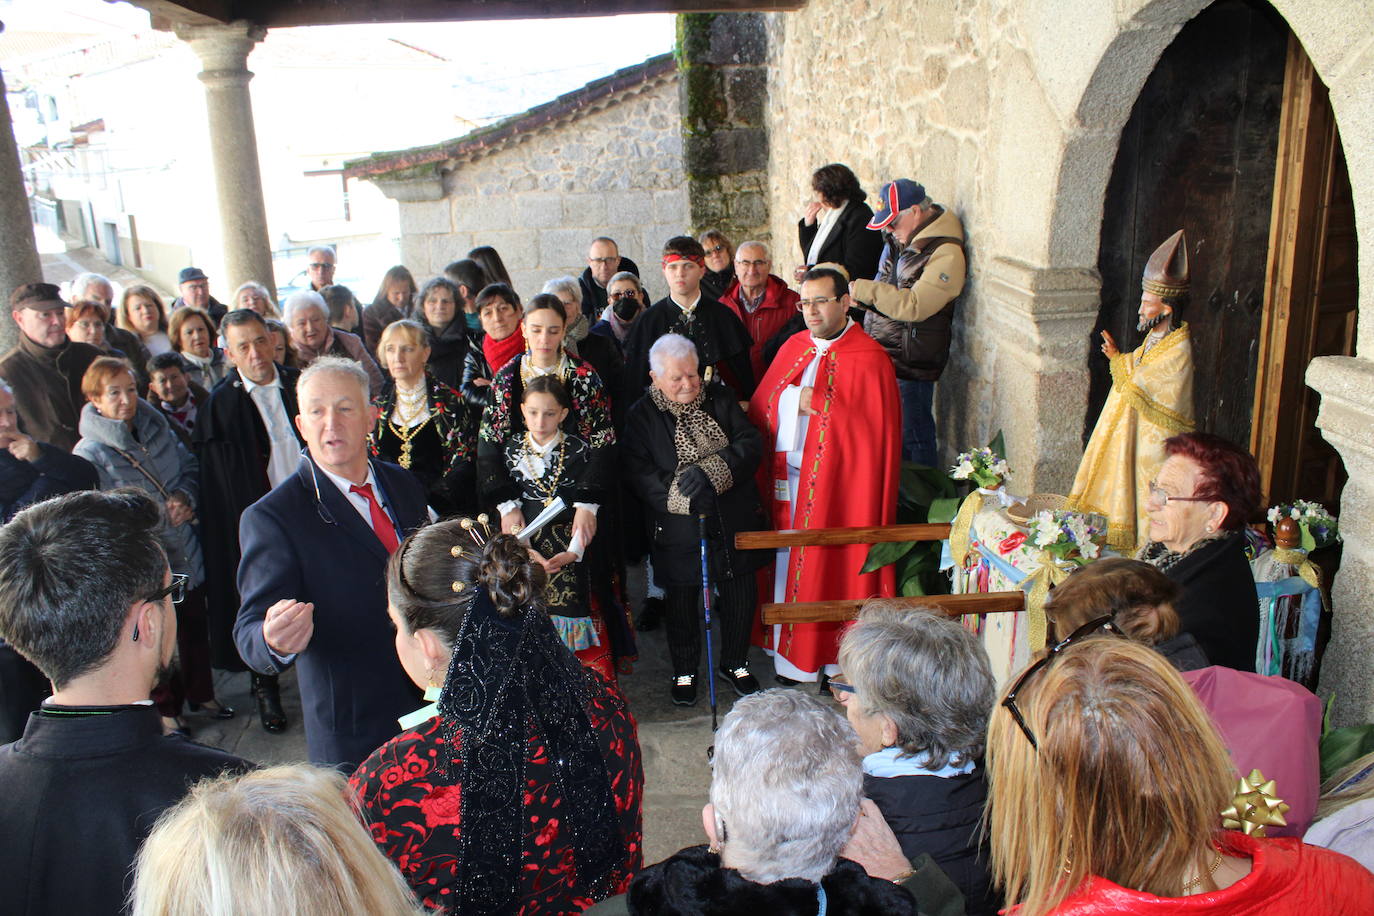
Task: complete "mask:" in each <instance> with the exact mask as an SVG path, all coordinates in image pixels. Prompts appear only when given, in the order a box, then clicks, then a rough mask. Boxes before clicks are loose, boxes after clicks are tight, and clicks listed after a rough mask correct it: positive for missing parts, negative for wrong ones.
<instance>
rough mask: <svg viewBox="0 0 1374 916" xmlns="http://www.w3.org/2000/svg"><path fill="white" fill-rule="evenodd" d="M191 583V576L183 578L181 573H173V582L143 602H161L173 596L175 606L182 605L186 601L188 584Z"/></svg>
mask: <svg viewBox="0 0 1374 916" xmlns="http://www.w3.org/2000/svg"><path fill="white" fill-rule="evenodd" d="M189 581H191V577H190V576H183V575H182V574H181V573H172V581H171V582H169V583H168V584H167V585H166V586H165V587H163V588H160V589H158V590H157V591H156V592H154V593H153V594H151V595H149V596H148V597H147V598H144V599H143V600H144V601H149V602H151V601H161V600H162V599H163V598H166V597H167V596H168V595H171V596H172V603H173V604H181V602H183V601H185V600H186V583H187V582H189Z"/></svg>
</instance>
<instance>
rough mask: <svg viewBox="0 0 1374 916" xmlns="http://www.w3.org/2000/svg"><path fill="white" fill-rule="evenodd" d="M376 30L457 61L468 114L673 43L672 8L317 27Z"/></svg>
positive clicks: (52, 14) (80, 18) (136, 23)
mask: <svg viewBox="0 0 1374 916" xmlns="http://www.w3.org/2000/svg"><path fill="white" fill-rule="evenodd" d="M0 21H3V22H4V23H5V26H6V29H7V30H16V29H24V30H33V31H57V32H66V31H71V32H118V31H127V30H141V29H146V28H148V14H147V13H146V12H145V11H143V10H141V9H139V8H138V7H135V6H132V5H131V4H128V3H107V2H105V0H0ZM308 31H311V32H316V31H317V32H321V33H325V34H328V33H332V32H336V31H338V32H344V31H354V32H357V31H365V32H378V33H381V34H383V35H385V36H386V37H389V38H395V39H397V40H399V41H403V42H406V43H407V44H411V45H414V46H416V47H420V48H424V49H426V50H429V51H433V52H435V53H436V54H440V55H442V56H443V57H446V58H449V59H450V60H453V61H454V65H453V84H454V85H455V86H459V87H462V88H463V90H464V106H463V107H464V109H465V110H464V111H462V112H460V114H462V115H463V116H465V117H468V118H471V119H474V120H492V119H496V118H500V117H504V116H506V115H510V114H517V113H519V112H521V111H524V110H525V109H527V108H530V107H532V106H534V105H537V104H539V103H541V102H545V101H548V100H549V99H552V98H554V97H555V96H558V95H561V94H562V93H564V92H568V91H570V90H572V89H576V88H577V87H578V86H581V85H583V84H584V83H587V82H590V81H591V80H594V79H597V78H598V77H601V76H606V75H608V74H610V73H613V72H614V71H616V70H619V69H620V68H622V67H628V66H631V65H633V64H637V63H640V62H642V61H643V60H644V59H645V58H648V57H652V56H654V55H655V54H662V53H663V52H665V51H669V50H671V49H672V47H673V42H674V39H675V34H674V17H673V16H672V15H670V14H662V13H654V14H644V15H625V16H607V17H602V18H592V19H586V18H577V19H523V20H506V21H489V22H444V23H423V24H417V23H405V24H382V25H345V26H316V27H311V28H310V29H308Z"/></svg>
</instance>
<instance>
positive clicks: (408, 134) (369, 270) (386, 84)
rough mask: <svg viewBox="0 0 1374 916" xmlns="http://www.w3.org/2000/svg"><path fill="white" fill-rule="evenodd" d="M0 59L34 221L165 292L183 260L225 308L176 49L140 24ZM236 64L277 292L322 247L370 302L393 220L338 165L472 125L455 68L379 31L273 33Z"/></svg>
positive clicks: (205, 180) (30, 41)
mask: <svg viewBox="0 0 1374 916" xmlns="http://www.w3.org/2000/svg"><path fill="white" fill-rule="evenodd" d="M0 59H3V60H4V67H5V80H6V88H7V90H8V93H9V103H10V109H11V112H12V113H13V118H14V125H15V135H16V139H17V140H18V142H19V145H20V149H21V157H22V158H23V160H24V165H25V177H26V180H27V185H28V188H29V191H30V195H31V198H32V199H33V201H34V209H35V219H36V221H38V222H40V223H45V224H47V225H49V226H50V227H51V228H53V229H56V230H58V231H59V232H61V233H62V234H64V235H65V236H67V237H68V238H70V239H73V240H75V241H77V242H79V243H84V244H88V245H91V246H95V247H98V248H99V249H101V251H102V252H103V253H104V255H105V257H106V258H108V259H109V260H111V261H114V262H115V263H118V264H121V265H123V266H125V267H127V268H128V269H130V270H133V271H135V272H137V273H139V274H141V275H143V276H146V277H148V278H149V279H151V280H154V281H155V282H156V283H158V284H159V285H160V286H163V287H165V288H168V289H175V286H176V275H177V272H178V271H179V270H180V269H181V268H182V267H185V266H187V265H190V264H194V265H196V266H198V267H200V268H202V269H203V270H205V271H206V273H207V274H209V276H210V278H211V291H212V293H213V294H214V295H215V296H216V297H217V298H219V299H221V300H226V299H227V298H228V297H229V296H230V295H231V294H232V293H233V289H232V288H229V287H230V284H229V281H228V279H227V278H225V274H224V271H223V269H222V264H221V256H220V250H221V244H220V232H221V228H220V220H219V217H218V215H217V207H218V204H217V198H216V191H215V187H214V184H213V181H212V179H211V177H210V176H212V175H213V174H214V172H213V169H212V167H211V161H210V149H209V142H208V140H207V138H208V137H209V132H208V129H207V125H206V110H205V93H204V90H203V89H202V86H201V83H200V81H199V80H198V79H197V74H198V73H199V71H200V70H201V68H202V64H201V62H200V61H199V60H198V59H197V57H196V55H195V54H194V53H193V52H192V51H191V50H190V48H189V47H188V46H187V45H186V44H184V43H183V42H181V41H179V40H178V39H177V38H176V37H174V36H173V35H171V34H169V33H166V32H158V31H154V30H152V29H142V30H137V31H118V32H114V33H105V34H79V33H54V32H24V31H13V32H6V33H4V34H3V35H0ZM249 67H250V69H251V70H252V71H253V72H254V73H255V78H254V79H253V81H252V83H251V91H252V98H253V111H254V120H255V124H256V133H257V140H258V156H259V161H260V164H261V169H262V179H263V191H264V196H265V198H266V204H267V215H268V225H269V231H270V234H271V238H272V242H273V249H274V271H275V273H276V278H275V280H276V283H277V285H278V287H279V288H284V287H289V286H292V285H302V284H303V282H304V281H303V277H302V276H299V274H300V271H301V270H302V269H303V268H304V265H305V249H306V248H307V247H308V246H309V245H311V244H314V243H317V242H335V243H337V244H338V246H339V270H338V274H337V276H336V279H337V280H338V281H339V282H341V283H346V284H348V285H350V286H351V287H353V291H354V293H355V294H356V295H357V296H358V297H359V298H360V299H363V300H364V301H368V300H370V299H371V297H372V294H373V292H374V291H375V288H376V284H377V282H378V281H379V280H380V278H381V274H382V273H383V272H384V271H385V270H386V269H387V268H388V267H390V266H391V265H392V264H395V263H397V261H398V259H399V258H398V247H397V239H398V236H399V230H398V222H397V210H396V205H395V204H394V203H393V202H391V201H389V200H387V199H386V198H385V197H384V196H383V195H382V194H381V193H379V192H378V191H377V189H376V188H375V187H374V186H372V185H370V184H367V183H363V182H358V181H353V180H348V179H346V178H345V177H344V175H343V172H342V165H343V162H344V161H345V160H347V159H350V158H356V157H358V156H361V155H365V154H367V153H368V152H370V151H372V150H376V149H379V148H383V149H384V148H390V147H395V146H398V145H403V144H407V143H418V142H425V141H433V140H435V139H437V138H440V137H445V136H452V135H453V134H454V133H455V132H457V131H462V130H465V129H468V128H470V127H472V126H474V125H473V124H472V123H471V122H468V121H465V120H463V119H462V118H460V117H456V116H454V115H453V114H452V112H454V111H456V110H458V108H459V105H458V104H457V100H456V99H454V98H452V95H453V89H452V82H453V80H452V74H453V63H452V62H451V61H449V60H448V59H446V58H445V57H443V56H441V55H438V54H436V53H434V52H431V51H427V50H424V49H420V48H416V47H413V46H411V45H408V44H405V43H402V42H399V41H394V40H391V39H389V38H387V37H386V36H385V32H383V31H380V30H378V31H368V32H360V31H358V30H342V31H330V30H320V29H274V30H272V31H271V32H269V33H268V35H267V37H266V39H265V40H263V41H262V42H261V44H259V45H258V46H257V47H256V48H255V49H254V51H253V52H252V55H251V56H250V58H249ZM221 278H223V279H221ZM264 279H266V278H264Z"/></svg>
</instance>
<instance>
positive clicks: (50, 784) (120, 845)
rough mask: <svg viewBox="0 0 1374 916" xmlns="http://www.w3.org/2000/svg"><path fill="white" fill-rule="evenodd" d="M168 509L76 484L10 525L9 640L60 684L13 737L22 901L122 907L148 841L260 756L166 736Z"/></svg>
mask: <svg viewBox="0 0 1374 916" xmlns="http://www.w3.org/2000/svg"><path fill="white" fill-rule="evenodd" d="M161 525H162V510H161V508H160V507H159V506H158V504H157V503H156V502H154V501H153V500H152V499H150V498H149V497H148V496H147V495H145V494H143V493H141V492H138V491H135V490H127V489H124V490H111V491H108V492H92V493H73V494H69V495H67V496H62V497H59V498H57V499H53V500H49V501H48V502H45V503H42V504H40V505H37V506H33V507H31V508H29V509H26V510H24V511H23V512H22V513H20V514H19V515H18V516H16V517H15V518H14V520H13V521H12V522H10V523H9V524H8V525H6V526H5V527H4V528H3V529H0V636H3V638H4V639H5V640H6V641H8V642H9V643H11V644H12V645H13V646H14V647H15V648H16V649H17V650H18V651H19V652H20V653H21V654H23V655H24V656H25V657H26V658H28V659H29V660H30V661H32V662H34V663H35V664H36V665H37V666H38V667H39V669H41V670H42V672H43V673H44V674H45V675H47V677H48V678H49V679H50V680H51V681H52V685H53V691H54V692H53V695H52V697H51V698H50V699H49V700H48V701H47V702H45V703H44V704H43V706H42V707H41V708H40V709H39V710H38V711H37V712H34V713H32V714H31V715H30V717H29V722H28V726H27V727H26V729H25V730H24V736H23V737H22V738H21V739H19V740H18V741H16V742H15V743H13V744H9V745H6V746H5V747H3V748H0V834H3V836H4V837H5V842H4V843H3V844H0V874H3V875H4V876H5V899H6V901H7V903H6V907H5V908H6V911H10V908H11V907H17V910H14V911H15V912H26V913H50V912H59V911H60V912H72V913H119V912H122V911H123V909H124V901H125V899H126V898H127V894H128V891H129V873H130V867H131V866H132V864H133V860H134V857H135V855H136V854H137V852H138V847H139V845H140V844H141V843H142V842H143V839H144V838H145V837H146V836H147V834H148V831H149V830H151V829H152V826H153V823H154V822H155V821H156V820H157V816H158V814H160V813H161V812H162V811H163V810H164V809H166V808H168V807H170V806H172V805H173V804H175V803H176V802H177V801H178V800H180V799H181V797H182V796H184V795H185V794H186V792H187V790H189V789H190V787H191V786H192V785H194V784H195V783H196V782H198V781H199V780H201V779H203V778H205V777H208V776H217V775H219V774H220V773H223V772H224V771H226V770H229V771H242V770H247V769H249V768H250V766H251V764H249V763H248V762H246V761H244V760H241V759H239V758H238V757H234V756H233V755H231V754H227V753H224V752H223V751H219V750H216V749H214V748H210V747H205V746H203V745H200V744H196V743H194V742H191V741H187V740H186V739H185V738H182V737H178V736H164V735H163V733H162V722H161V720H160V719H159V717H158V712H157V709H156V708H154V706H153V705H152V702H151V700H149V699H148V697H149V694H150V692H151V691H152V688H153V685H154V684H156V683H157V682H158V681H159V680H160V679H161V677H162V675H163V674H164V673H165V672H166V671H167V669H168V667H169V666H170V665H172V664H173V657H174V654H175V652H176V647H177V640H176V634H177V617H176V609H175V607H174V606H173V605H174V603H175V602H176V601H178V600H180V598H181V596H182V595H183V594H184V591H185V584H186V583H185V577H180V576H173V575H172V572H171V570H170V569H169V568H168V566H167V557H166V554H164V553H163V550H162V542H161V540H160V538H159V536H158V532H159V529H160V528H161Z"/></svg>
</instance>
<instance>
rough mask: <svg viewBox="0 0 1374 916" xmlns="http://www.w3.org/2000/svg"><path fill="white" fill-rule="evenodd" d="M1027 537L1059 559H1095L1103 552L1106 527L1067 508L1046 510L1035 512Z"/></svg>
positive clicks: (1081, 562)
mask: <svg viewBox="0 0 1374 916" xmlns="http://www.w3.org/2000/svg"><path fill="white" fill-rule="evenodd" d="M1027 529H1028V534H1029V539H1030V541H1031V543H1033V544H1034V545H1035V546H1036V547H1039V548H1040V549H1041V550H1046V551H1049V552H1050V553H1051V554H1053V555H1054V556H1055V558H1057V559H1060V560H1074V561H1075V562H1077V563H1078V564H1079V565H1083V561H1084V560H1094V559H1096V558H1097V556H1098V555H1099V554H1100V553H1101V552H1102V542H1103V541H1104V540H1105V539H1106V537H1107V528H1106V526H1105V525H1103V524H1100V523H1099V522H1098V520H1097V519H1095V518H1093V517H1092V516H1089V515H1085V514H1083V513H1082V512H1071V511H1068V510H1066V509H1056V510H1053V511H1051V510H1049V509H1045V510H1042V511H1040V512H1037V513H1036V514H1035V517H1034V518H1032V519H1031V520H1030V524H1029V525H1028V526H1027Z"/></svg>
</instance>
